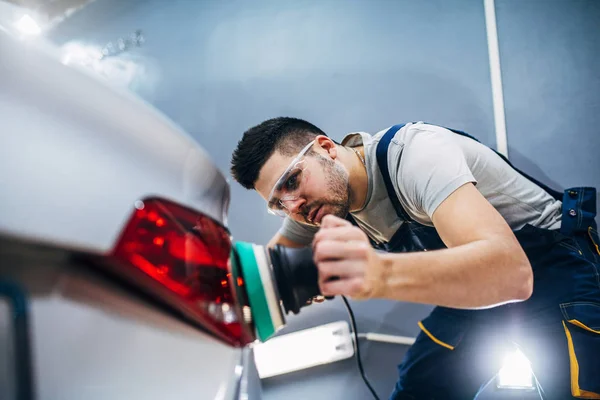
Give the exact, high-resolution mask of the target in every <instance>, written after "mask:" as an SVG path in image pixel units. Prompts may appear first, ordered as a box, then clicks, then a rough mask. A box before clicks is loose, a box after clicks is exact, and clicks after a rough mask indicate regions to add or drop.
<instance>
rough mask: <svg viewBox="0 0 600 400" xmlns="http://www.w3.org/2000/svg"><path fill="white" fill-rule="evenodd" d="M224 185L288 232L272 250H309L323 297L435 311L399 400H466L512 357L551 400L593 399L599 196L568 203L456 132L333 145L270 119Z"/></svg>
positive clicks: (599, 286)
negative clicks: (251, 199)
mask: <svg viewBox="0 0 600 400" xmlns="http://www.w3.org/2000/svg"><path fill="white" fill-rule="evenodd" d="M231 171H232V174H233V176H234V178H235V179H236V180H237V181H238V182H239V183H240V184H242V185H243V186H244V187H246V188H248V189H255V190H256V191H257V192H258V193H259V194H260V195H261V196H262V197H263V198H264V199H265V200H266V201H267V207H268V210H269V212H271V213H273V214H276V215H280V216H283V217H285V220H284V222H283V225H282V228H281V230H280V231H279V232H278V233H277V234H276V235H275V236H274V237H273V239H272V240H271V242H270V245H274V244H277V243H279V244H283V245H285V246H294V247H298V246H308V245H312V246H313V254H314V260H315V263H316V264H317V267H318V270H319V286H320V289H321V292H322V293H323V294H324V295H332V296H333V295H340V294H341V295H348V296H351V297H352V298H354V299H367V298H386V299H393V300H399V301H409V302H417V303H425V304H432V305H437V306H438V307H436V308H435V309H434V311H433V312H432V313H431V315H430V316H428V317H427V318H426V319H425V320H423V321H421V322H420V323H419V326H420V327H421V329H422V332H421V334H420V335H419V336H418V338H417V340H416V342H415V344H414V345H413V346H412V347H411V349H410V350H409V351H408V352H407V354H406V356H405V358H404V360H403V362H402V364H401V365H400V366H399V373H400V378H399V381H398V383H397V384H396V388H395V390H394V393H393V394H392V396H391V398H392V399H469V398H473V396H474V395H475V394H476V393H477V391H478V390H479V389H480V388H481V387H482V386H483V385H485V384H486V383H488V382H489V380H490V378H492V377H493V376H494V374H495V373H496V372H497V371H498V369H499V368H500V365H499V364H500V361H501V355H502V354H504V351H505V350H508V349H514V348H516V347H518V348H520V349H521V350H522V351H523V352H524V353H525V354H526V355H527V356H528V358H529V359H530V360H531V362H532V366H533V371H534V373H535V374H536V378H537V380H538V381H539V384H540V386H541V387H542V389H543V390H544V398H557V399H564V398H570V397H571V396H576V397H582V398H600V369H599V368H600V361H598V360H600V250H599V249H598V235H597V231H596V223H595V221H594V216H595V190H594V189H592V188H575V189H571V190H569V191H566V192H565V194H564V198H563V196H562V195H561V194H559V193H557V192H555V191H553V190H552V189H550V188H547V187H545V186H543V185H542V184H541V183H539V182H536V181H535V180H533V179H532V178H529V177H527V176H525V175H523V174H522V173H520V172H519V171H517V170H515V169H514V168H513V167H512V166H511V165H510V164H509V163H508V162H507V161H506V160H505V159H503V158H502V157H500V156H499V155H498V154H496V153H495V152H494V151H492V150H491V149H489V148H487V147H486V146H484V145H482V144H481V143H479V142H478V141H476V140H474V139H473V138H471V137H469V136H468V135H466V134H464V133H463V132H459V131H451V130H448V129H445V128H442V127H438V126H434V125H429V124H424V123H415V124H406V125H397V126H393V127H391V128H389V129H385V130H383V131H381V132H379V133H377V134H375V135H373V136H371V135H369V134H366V133H352V134H349V135H347V136H346V137H345V138H344V139H343V141H342V143H341V144H338V143H336V142H334V141H333V140H331V139H330V138H329V137H328V136H327V135H326V134H325V133H324V132H323V131H321V130H320V129H319V128H317V127H316V126H314V125H312V124H310V123H308V122H306V121H303V120H300V119H295V118H274V119H270V120H267V121H265V122H263V123H261V124H260V125H258V126H255V127H253V128H251V129H249V130H248V131H246V132H245V133H244V136H243V138H242V139H241V140H240V142H239V143H238V146H237V148H236V150H235V152H234V153H233V157H232V168H231ZM373 247H375V248H377V249H383V250H386V252H378V251H376V250H375V249H373ZM421 250H429V251H421ZM594 396H596V397H594Z"/></svg>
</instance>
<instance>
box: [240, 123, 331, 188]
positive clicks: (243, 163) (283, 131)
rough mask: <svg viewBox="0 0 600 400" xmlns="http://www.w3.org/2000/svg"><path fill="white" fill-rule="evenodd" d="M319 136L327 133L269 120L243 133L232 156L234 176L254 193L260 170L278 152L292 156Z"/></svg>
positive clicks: (310, 125)
mask: <svg viewBox="0 0 600 400" xmlns="http://www.w3.org/2000/svg"><path fill="white" fill-rule="evenodd" d="M318 135H325V132H323V131H322V130H321V129H319V128H317V127H316V126H315V125H313V124H311V123H310V122H307V121H304V120H302V119H298V118H290V117H278V118H272V119H268V120H266V121H264V122H262V123H261V124H259V125H256V126H255V127H252V128H250V129H248V130H247V131H246V132H244V136H243V137H242V139H241V140H240V141H239V142H238V144H237V147H236V149H235V150H234V152H233V155H232V156H231V175H233V178H234V179H235V180H236V181H238V182H239V183H240V184H241V185H242V186H243V187H245V188H246V189H254V185H255V184H256V180H257V179H258V174H259V172H260V169H261V168H262V167H263V165H265V163H266V162H267V160H268V159H269V157H271V155H272V154H273V153H274V152H275V150H277V151H279V152H280V153H281V154H283V155H284V156H293V155H294V154H296V153H298V152H299V151H300V150H302V148H303V147H304V146H306V145H307V144H308V143H309V142H310V141H311V140H314V138H315V137H316V136H318ZM325 136H327V135H325Z"/></svg>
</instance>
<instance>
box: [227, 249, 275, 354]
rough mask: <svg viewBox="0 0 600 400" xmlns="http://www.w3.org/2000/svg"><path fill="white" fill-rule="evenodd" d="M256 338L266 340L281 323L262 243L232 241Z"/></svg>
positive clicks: (271, 276)
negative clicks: (259, 244) (260, 244)
mask: <svg viewBox="0 0 600 400" xmlns="http://www.w3.org/2000/svg"><path fill="white" fill-rule="evenodd" d="M234 246H235V250H236V251H237V254H238V257H239V261H240V270H241V273H242V276H243V278H244V281H245V286H246V291H247V294H248V301H249V302H250V309H251V311H252V319H253V320H254V325H255V327H256V332H257V335H258V339H259V340H260V341H261V342H264V341H266V340H267V339H268V338H269V337H271V336H273V334H275V332H276V331H277V330H278V329H279V328H281V327H282V326H283V324H284V321H283V313H282V312H281V307H280V306H279V301H278V299H279V296H278V294H277V293H276V291H275V287H274V282H273V274H272V273H271V267H270V265H269V262H268V259H267V256H266V252H265V249H264V247H262V246H257V245H254V244H251V243H246V242H235V244H234Z"/></svg>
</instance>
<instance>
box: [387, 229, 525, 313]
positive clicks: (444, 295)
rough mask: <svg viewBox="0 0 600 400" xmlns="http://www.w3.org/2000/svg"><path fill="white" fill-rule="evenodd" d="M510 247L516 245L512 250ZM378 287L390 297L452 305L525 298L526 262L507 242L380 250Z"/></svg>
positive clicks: (485, 304) (478, 305) (470, 305)
mask: <svg viewBox="0 0 600 400" xmlns="http://www.w3.org/2000/svg"><path fill="white" fill-rule="evenodd" d="M515 247H516V248H515ZM381 257H382V259H383V269H384V271H383V276H384V279H383V281H384V282H383V285H384V287H383V289H382V290H381V293H380V296H381V297H385V298H388V299H393V300H401V301H409V302H416V303H425V304H435V305H441V306H446V307H453V308H487V307H492V306H496V305H500V304H503V303H509V302H514V301H521V300H525V299H527V298H529V296H530V295H531V291H532V286H533V274H532V271H531V265H530V264H529V261H528V259H527V256H526V255H525V252H524V251H523V250H522V248H521V247H520V246H518V245H517V246H515V244H514V242H512V241H510V240H506V241H504V240H498V241H493V242H492V241H491V240H481V241H476V242H472V243H469V244H466V245H462V246H457V247H454V248H450V249H443V250H436V251H429V252H418V253H401V254H382V255H381Z"/></svg>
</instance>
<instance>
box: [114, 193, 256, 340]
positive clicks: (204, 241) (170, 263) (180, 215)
mask: <svg viewBox="0 0 600 400" xmlns="http://www.w3.org/2000/svg"><path fill="white" fill-rule="evenodd" d="M230 252H231V240H230V238H229V234H228V232H227V230H226V229H225V228H223V227H222V226H221V225H219V224H218V223H217V222H215V221H213V220H212V219H210V218H208V217H207V216H205V215H203V214H200V213H198V212H195V211H193V210H190V209H188V208H185V207H182V206H180V205H178V204H175V203H173V202H170V201H166V200H162V199H150V200H146V201H144V202H143V203H141V202H138V207H137V209H136V210H135V212H134V214H133V216H132V217H131V219H130V221H129V222H128V224H127V226H126V228H125V230H124V231H123V234H122V236H121V238H120V239H119V241H118V243H117V246H116V248H115V250H114V252H113V256H114V257H115V258H116V259H117V260H119V261H121V262H122V263H125V265H126V266H130V267H133V268H127V271H122V272H125V273H126V275H127V276H128V277H129V278H133V279H134V280H135V282H136V284H138V285H140V286H142V287H143V288H144V289H146V290H149V291H150V292H152V293H153V294H155V295H158V296H159V297H160V298H161V299H162V300H165V301H166V302H167V303H169V304H171V305H173V306H175V307H176V308H178V309H179V310H180V311H183V312H184V313H185V314H186V315H187V316H188V317H191V318H192V319H193V320H194V321H196V322H199V323H200V324H201V325H202V326H203V327H204V328H206V329H208V330H209V331H210V332H212V333H213V334H215V335H216V336H218V337H219V338H221V339H223V340H224V341H226V342H227V343H229V344H231V345H236V346H240V345H245V344H247V343H250V342H252V341H253V340H254V335H253V333H252V329H251V327H250V326H249V325H248V324H246V323H245V322H244V317H243V310H242V305H241V304H240V302H239V300H238V298H237V293H238V292H237V291H236V288H235V287H234V285H238V286H243V281H242V280H241V279H235V282H234V279H232V274H231V266H230V260H229V257H230Z"/></svg>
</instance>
